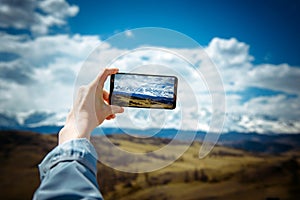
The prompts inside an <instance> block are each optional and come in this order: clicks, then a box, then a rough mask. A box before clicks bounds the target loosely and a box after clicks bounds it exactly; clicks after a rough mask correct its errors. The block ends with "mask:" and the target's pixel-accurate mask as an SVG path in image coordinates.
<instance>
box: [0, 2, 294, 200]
mask: <svg viewBox="0 0 300 200" xmlns="http://www.w3.org/2000/svg"><path fill="white" fill-rule="evenodd" d="M299 9H300V2H299V1H293V0H288V1H283V0H273V1H271V0H265V1H258V0H257V1H250V0H249V1H248V0H246V1H238V0H227V1H221V0H211V1H201V0H200V1H192V0H186V1H171V0H164V1H156V0H153V1H150V0H148V1H145V0H128V1H121V0H120V1H117V0H114V1H102V0H91V1H82V0H81V1H80V0H13V1H11V0H0V91H1V96H0V130H1V133H0V138H1V140H0V160H1V166H0V180H1V182H0V188H1V189H0V197H1V199H30V198H31V197H32V194H33V191H34V190H35V189H36V187H37V186H38V183H39V179H38V171H37V164H38V163H39V162H40V161H41V159H42V158H43V157H44V156H45V155H46V153H47V152H48V151H50V150H51V149H52V148H53V147H54V146H55V144H56V136H55V135H54V134H55V133H57V132H58V131H59V130H60V128H61V127H62V126H63V124H64V121H65V118H66V114H67V112H68V110H69V109H70V107H71V106H72V100H73V99H72V97H73V88H74V82H75V79H76V75H77V73H78V72H79V70H80V67H81V66H82V63H83V62H84V61H85V59H86V58H87V57H88V55H89V54H90V53H91V52H92V51H93V50H94V49H95V48H96V47H97V46H98V45H99V44H101V43H104V42H105V40H106V39H107V38H109V37H111V36H113V35H114V34H116V33H120V32H123V31H126V35H127V36H128V38H130V37H134V34H133V33H132V31H130V30H131V29H134V28H140V27H163V28H169V29H173V30H175V31H179V32H181V33H183V34H186V35H187V36H189V37H191V38H193V39H194V40H195V41H196V42H198V43H199V44H200V45H201V46H202V47H203V48H204V49H205V51H206V52H207V54H208V55H209V56H210V58H211V59H212V61H213V62H214V63H215V64H216V66H217V67H218V70H219V73H220V76H221V77H222V80H223V84H224V87H225V93H226V107H227V108H226V122H225V124H224V129H223V133H222V135H221V137H220V139H219V142H218V145H217V146H216V147H215V148H214V150H213V151H212V152H211V153H210V154H209V155H208V156H207V157H206V158H205V159H202V160H199V159H198V151H199V147H200V145H201V142H202V139H203V135H204V134H205V133H206V131H207V130H208V125H209V122H207V121H205V122H204V123H203V124H200V125H199V126H198V127H197V131H198V135H197V140H196V141H195V142H194V143H193V145H192V146H191V147H190V149H189V150H188V151H187V152H186V153H185V154H184V155H183V156H182V157H181V158H180V159H179V160H177V161H176V162H175V163H174V164H172V165H171V166H169V167H166V168H164V169H162V170H159V171H156V172H151V173H144V174H130V173H122V172H119V171H115V170H113V169H111V168H109V167H106V166H104V165H102V164H101V163H99V166H98V169H99V170H98V171H99V172H98V173H99V174H98V181H99V184H100V186H101V187H100V190H101V192H102V193H103V195H104V197H106V199H122V198H123V199H241V198H244V199H250V198H251V199H298V198H299V197H300V194H299V191H300V190H299V189H300V185H299V184H300V183H299V169H300V167H299V155H300V151H299V150H300V149H299V148H300V135H299V133H300V109H299V108H300V103H299V102H300V99H299V98H300V97H299V94H300V57H299V52H300V38H299V30H300V26H299V24H300V12H299ZM162 39H163V38H162ZM107 49H108V50H112V49H110V46H109V44H108V47H107ZM113 50H115V51H118V50H122V49H113ZM184 50H185V55H187V56H190V57H197V56H195V55H194V52H193V49H184ZM141 59H142V58H141ZM199 98H201V97H199ZM201 113H202V116H203V117H204V118H205V117H207V118H209V117H210V116H211V109H210V107H209V106H207V107H205V106H203V108H202V109H201ZM175 121H176V120H175ZM168 123H170V124H169V125H168V126H167V127H169V128H168V129H166V130H164V131H165V132H163V133H162V134H161V135H159V136H158V137H156V138H150V139H149V140H142V139H133V138H131V137H127V136H126V135H123V134H114V133H121V131H120V130H119V129H118V127H114V126H112V124H110V123H104V124H103V127H105V128H106V129H105V130H106V132H107V133H109V134H110V137H111V139H112V140H113V141H114V142H115V144H117V145H119V146H120V147H123V148H125V149H126V148H127V149H129V150H130V151H133V152H148V151H153V150H154V149H157V148H158V147H159V146H161V145H162V144H166V143H168V142H169V141H168V139H166V138H168V137H167V136H168V135H169V134H170V133H173V132H174V131H175V129H176V128H177V126H176V125H174V124H172V121H170V122H168ZM173 123H174V122H173ZM189 128H190V129H195V127H189ZM16 180H17V181H16ZM250 194H251V195H250Z"/></svg>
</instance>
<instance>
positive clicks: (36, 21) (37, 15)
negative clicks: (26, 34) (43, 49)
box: [0, 0, 79, 34]
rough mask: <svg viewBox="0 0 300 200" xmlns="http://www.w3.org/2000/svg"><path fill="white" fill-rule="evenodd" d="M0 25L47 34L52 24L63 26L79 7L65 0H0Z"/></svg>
mask: <svg viewBox="0 0 300 200" xmlns="http://www.w3.org/2000/svg"><path fill="white" fill-rule="evenodd" d="M0 4H1V7H0V19H1V20H0V27H2V28H15V29H23V30H30V31H31V32H32V33H33V34H47V33H48V31H49V29H50V28H51V27H53V26H58V27H60V26H63V25H65V24H66V19H67V18H68V17H73V16H75V15H76V14H77V13H78V11H79V8H78V6H75V5H69V3H68V2H67V1H65V0H42V1H38V0H14V1H11V0H1V1H0Z"/></svg>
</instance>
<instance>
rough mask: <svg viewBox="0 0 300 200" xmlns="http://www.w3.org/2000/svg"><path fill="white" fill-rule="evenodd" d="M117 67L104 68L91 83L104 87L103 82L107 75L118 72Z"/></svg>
mask: <svg viewBox="0 0 300 200" xmlns="http://www.w3.org/2000/svg"><path fill="white" fill-rule="evenodd" d="M118 71H119V69H118V68H105V69H104V71H103V72H102V73H101V74H99V75H98V76H97V78H96V79H95V80H94V81H93V85H96V86H97V85H98V84H99V86H98V87H97V88H101V89H102V88H103V87H104V83H105V81H106V79H107V77H108V76H110V75H112V74H116V73H118Z"/></svg>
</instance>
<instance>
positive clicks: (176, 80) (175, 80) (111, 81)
mask: <svg viewBox="0 0 300 200" xmlns="http://www.w3.org/2000/svg"><path fill="white" fill-rule="evenodd" d="M116 74H121V75H138V76H154V77H169V78H170V77H171V78H174V82H175V83H174V97H173V107H172V108H165V107H163V108H161V107H151V106H149V107H147V106H144V107H140V106H129V105H128V106H124V107H130V108H149V109H168V110H172V109H175V108H176V103H177V85H178V78H177V77H176V76H169V75H155V74H139V73H125V72H118V73H116ZM114 82H115V74H112V75H111V76H110V86H109V87H110V88H109V104H110V105H111V96H112V94H113V91H114Z"/></svg>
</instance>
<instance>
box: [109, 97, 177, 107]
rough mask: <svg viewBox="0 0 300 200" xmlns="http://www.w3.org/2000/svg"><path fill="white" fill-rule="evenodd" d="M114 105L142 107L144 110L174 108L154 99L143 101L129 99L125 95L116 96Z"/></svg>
mask: <svg viewBox="0 0 300 200" xmlns="http://www.w3.org/2000/svg"><path fill="white" fill-rule="evenodd" d="M112 101H113V104H115V105H120V106H126V107H128V106H129V107H142V108H150V107H151V108H169V109H171V108H172V107H173V105H172V104H166V103H162V102H159V101H154V100H152V99H142V98H135V97H130V98H129V97H127V96H123V95H114V96H113V100H112Z"/></svg>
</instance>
